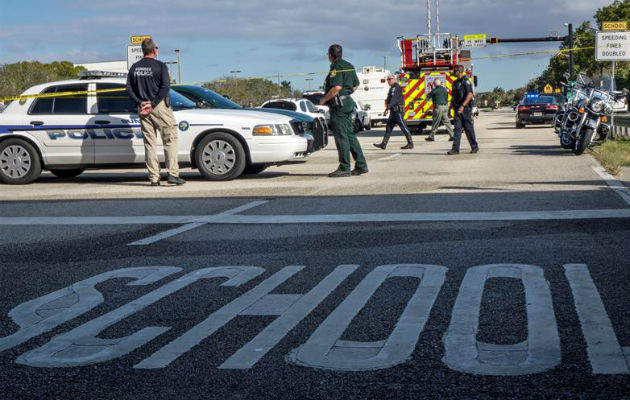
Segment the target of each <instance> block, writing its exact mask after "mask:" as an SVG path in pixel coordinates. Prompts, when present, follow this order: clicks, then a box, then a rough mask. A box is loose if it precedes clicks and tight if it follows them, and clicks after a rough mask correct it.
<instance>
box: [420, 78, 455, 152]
mask: <svg viewBox="0 0 630 400" xmlns="http://www.w3.org/2000/svg"><path fill="white" fill-rule="evenodd" d="M433 83H434V84H435V87H434V88H433V90H432V91H431V93H429V97H431V102H432V103H433V115H432V118H433V123H432V126H431V134H430V135H429V136H428V137H427V138H426V139H424V140H426V141H428V142H433V141H435V134H436V133H437V130H438V128H439V127H440V124H441V123H443V124H444V127H445V128H446V130H447V131H448V135H449V136H450V137H451V138H450V139H449V140H450V141H451V142H452V141H453V125H452V124H451V119H450V117H449V115H448V110H449V109H448V90H446V89H445V88H444V86H442V80H441V79H439V78H438V79H436V80H435V82H433Z"/></svg>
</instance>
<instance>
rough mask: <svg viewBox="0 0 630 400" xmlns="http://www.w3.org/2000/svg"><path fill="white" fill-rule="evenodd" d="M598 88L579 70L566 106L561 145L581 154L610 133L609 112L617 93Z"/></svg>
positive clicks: (561, 129)
mask: <svg viewBox="0 0 630 400" xmlns="http://www.w3.org/2000/svg"><path fill="white" fill-rule="evenodd" d="M623 95H625V94H621V95H613V94H611V93H610V92H608V91H606V90H603V89H600V88H596V87H595V86H594V85H593V83H592V81H591V80H590V79H589V78H588V77H587V76H586V75H584V74H583V73H579V74H578V77H577V82H576V88H575V90H574V97H573V99H572V100H571V104H570V105H568V107H566V111H565V113H564V115H563V117H562V125H561V128H560V130H559V132H558V136H559V137H560V145H561V146H562V148H565V149H572V150H573V153H574V154H576V155H580V154H582V153H584V151H585V150H586V149H587V148H588V147H589V146H591V145H592V144H593V143H595V142H599V141H604V140H606V138H608V135H609V133H610V125H609V124H608V115H610V114H612V112H613V104H614V103H615V102H616V101H617V97H618V96H623Z"/></svg>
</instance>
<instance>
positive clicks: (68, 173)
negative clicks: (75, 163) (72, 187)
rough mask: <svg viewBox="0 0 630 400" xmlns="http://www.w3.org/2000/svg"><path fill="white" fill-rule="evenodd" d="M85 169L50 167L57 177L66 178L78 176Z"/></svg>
mask: <svg viewBox="0 0 630 400" xmlns="http://www.w3.org/2000/svg"><path fill="white" fill-rule="evenodd" d="M83 171H85V168H76V169H51V170H50V172H52V173H53V174H54V175H55V176H56V177H57V178H61V179H66V178H74V177H75V176H79V175H81V174H82V173H83Z"/></svg>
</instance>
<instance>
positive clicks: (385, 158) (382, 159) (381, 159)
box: [376, 153, 402, 161]
mask: <svg viewBox="0 0 630 400" xmlns="http://www.w3.org/2000/svg"><path fill="white" fill-rule="evenodd" d="M401 155H402V154H401V153H396V154H392V155H391V156H387V157H383V158H377V159H376V161H388V160H393V159H394V158H396V157H398V156H401Z"/></svg>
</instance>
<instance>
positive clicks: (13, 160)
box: [0, 139, 42, 185]
mask: <svg viewBox="0 0 630 400" xmlns="http://www.w3.org/2000/svg"><path fill="white" fill-rule="evenodd" d="M41 172H42V165H41V162H40V160H39V154H38V153H37V151H36V150H35V148H34V147H33V146H32V145H31V144H30V143H28V142H25V141H24V140H21V139H7V140H5V141H3V142H2V143H0V181H2V182H4V183H8V184H10V185H23V184H26V183H31V182H33V181H34V180H35V179H37V178H38V177H39V175H40V174H41Z"/></svg>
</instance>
